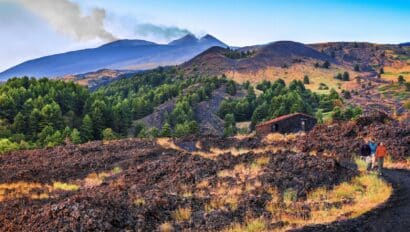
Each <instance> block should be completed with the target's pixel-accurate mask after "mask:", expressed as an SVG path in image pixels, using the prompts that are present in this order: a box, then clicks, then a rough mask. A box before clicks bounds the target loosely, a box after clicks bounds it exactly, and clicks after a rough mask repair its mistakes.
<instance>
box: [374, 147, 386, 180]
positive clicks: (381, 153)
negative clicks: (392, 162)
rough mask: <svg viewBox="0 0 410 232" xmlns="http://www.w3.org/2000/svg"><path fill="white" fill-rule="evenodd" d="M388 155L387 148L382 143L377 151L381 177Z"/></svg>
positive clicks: (378, 168)
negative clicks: (385, 158)
mask: <svg viewBox="0 0 410 232" xmlns="http://www.w3.org/2000/svg"><path fill="white" fill-rule="evenodd" d="M386 155H387V148H386V146H385V145H384V143H382V142H381V143H380V144H379V145H378V146H377V149H376V159H377V170H378V173H379V175H382V170H383V162H384V157H386Z"/></svg>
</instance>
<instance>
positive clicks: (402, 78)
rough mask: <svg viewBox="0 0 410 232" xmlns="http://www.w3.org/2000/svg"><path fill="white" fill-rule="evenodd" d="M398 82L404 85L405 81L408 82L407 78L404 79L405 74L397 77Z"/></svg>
mask: <svg viewBox="0 0 410 232" xmlns="http://www.w3.org/2000/svg"><path fill="white" fill-rule="evenodd" d="M397 82H398V83H399V85H403V84H404V83H406V80H405V79H404V77H403V75H400V76H399V77H398V78H397Z"/></svg>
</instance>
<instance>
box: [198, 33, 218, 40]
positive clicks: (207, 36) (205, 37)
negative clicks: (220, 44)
mask: <svg viewBox="0 0 410 232" xmlns="http://www.w3.org/2000/svg"><path fill="white" fill-rule="evenodd" d="M201 39H217V38H215V36H212V35H210V34H206V35H204V36H202V38H201Z"/></svg>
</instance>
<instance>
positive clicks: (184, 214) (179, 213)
mask: <svg viewBox="0 0 410 232" xmlns="http://www.w3.org/2000/svg"><path fill="white" fill-rule="evenodd" d="M191 213H192V211H191V208H178V209H177V210H175V211H174V212H173V213H172V218H174V220H175V221H177V222H183V221H187V220H189V219H190V218H191Z"/></svg>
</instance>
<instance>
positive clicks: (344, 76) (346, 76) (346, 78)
mask: <svg viewBox="0 0 410 232" xmlns="http://www.w3.org/2000/svg"><path fill="white" fill-rule="evenodd" d="M334 78H335V79H337V80H341V81H350V76H349V73H348V72H344V73H343V74H341V73H338V74H337V75H336V76H335V77H334Z"/></svg>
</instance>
